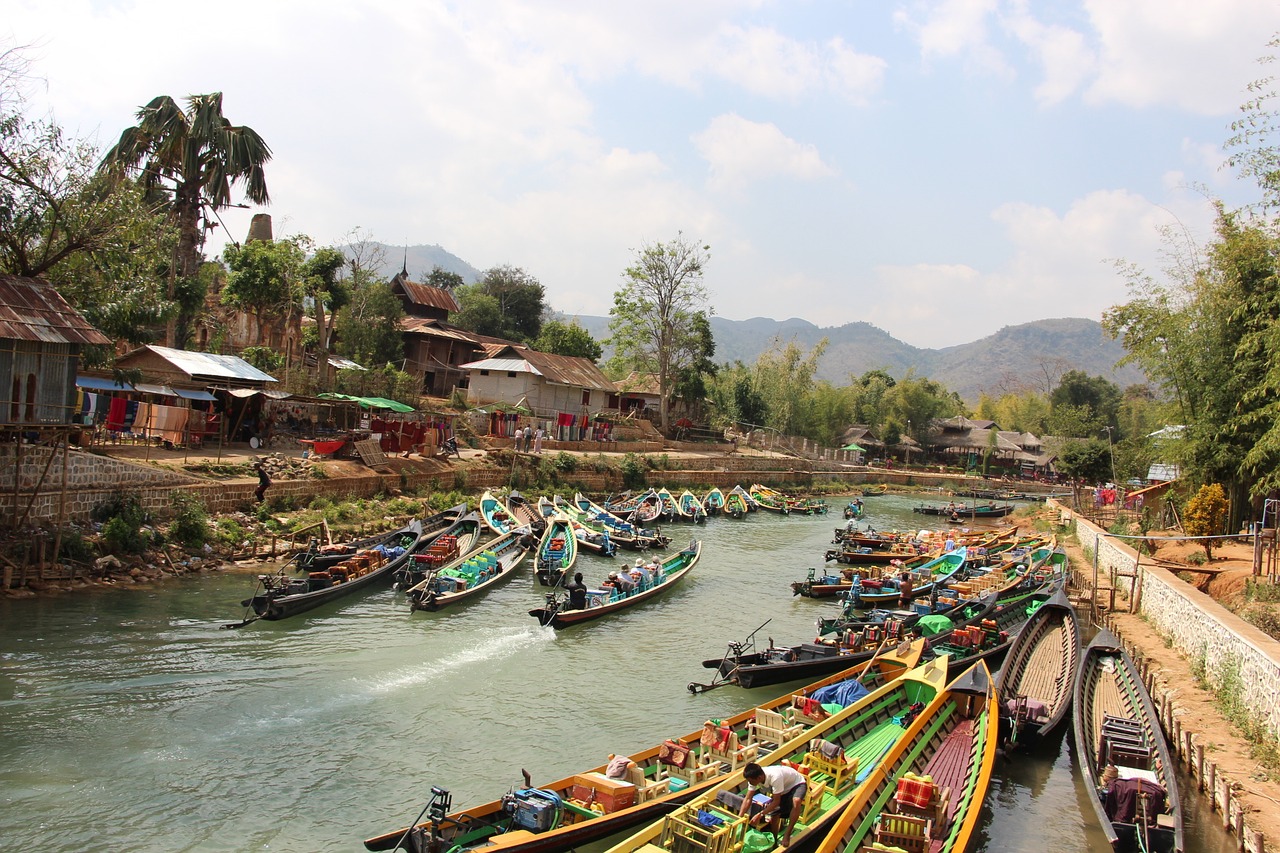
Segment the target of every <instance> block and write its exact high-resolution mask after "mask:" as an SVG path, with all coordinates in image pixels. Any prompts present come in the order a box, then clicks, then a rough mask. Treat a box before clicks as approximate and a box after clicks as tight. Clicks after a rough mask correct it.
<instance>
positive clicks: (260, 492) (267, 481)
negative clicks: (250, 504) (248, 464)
mask: <svg viewBox="0 0 1280 853" xmlns="http://www.w3.org/2000/svg"><path fill="white" fill-rule="evenodd" d="M253 467H254V469H255V470H256V471H257V472H258V488H256V489H254V490H253V497H254V499H255V500H256V501H257V502H258V503H262V501H263V499H264V498H265V496H266V494H267V489H269V488H271V477H270V475H268V474H267V466H266V465H263V464H262V463H261V462H259V463H258V464H256V465H254V466H253Z"/></svg>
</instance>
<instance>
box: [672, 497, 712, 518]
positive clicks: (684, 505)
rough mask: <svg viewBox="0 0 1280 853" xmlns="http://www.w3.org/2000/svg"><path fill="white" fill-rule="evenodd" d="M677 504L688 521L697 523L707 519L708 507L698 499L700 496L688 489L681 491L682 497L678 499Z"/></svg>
mask: <svg viewBox="0 0 1280 853" xmlns="http://www.w3.org/2000/svg"><path fill="white" fill-rule="evenodd" d="M676 505H677V506H679V507H680V514H681V515H682V516H683V517H684V519H685V520H686V521H692V522H694V523H695V524H697V523H699V522H703V521H706V520H707V508H706V507H704V506H703V505H702V501H700V500H698V496H697V495H695V494H694V493H693V492H691V491H689V490H688V489H685V490H684V491H683V492H681V493H680V497H679V498H677V499H676Z"/></svg>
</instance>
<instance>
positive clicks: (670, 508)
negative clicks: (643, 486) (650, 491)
mask: <svg viewBox="0 0 1280 853" xmlns="http://www.w3.org/2000/svg"><path fill="white" fill-rule="evenodd" d="M654 494H655V495H657V496H658V507H659V510H658V517H659V518H661V519H662V520H663V521H692V520H693V519H691V518H689V517H687V516H686V515H685V514H684V510H682V509H681V508H680V503H679V501H677V500H676V498H675V495H673V494H671V490H670V489H668V488H666V487H665V486H664V487H663V488H661V489H656V490H655V491H654Z"/></svg>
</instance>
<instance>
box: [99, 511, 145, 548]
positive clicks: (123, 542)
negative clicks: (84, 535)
mask: <svg viewBox="0 0 1280 853" xmlns="http://www.w3.org/2000/svg"><path fill="white" fill-rule="evenodd" d="M102 544H103V545H104V546H106V549H107V551H108V553H111V554H141V553H142V552H143V551H145V550H146V549H147V539H146V537H145V536H143V535H142V530H141V528H140V526H139V525H137V524H132V523H130V522H129V520H128V519H127V518H126V517H125V516H123V515H117V516H116V517H115V518H113V519H111V520H110V521H108V522H107V524H106V526H105V527H103V528H102Z"/></svg>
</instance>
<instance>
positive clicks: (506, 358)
mask: <svg viewBox="0 0 1280 853" xmlns="http://www.w3.org/2000/svg"><path fill="white" fill-rule="evenodd" d="M482 364H483V365H485V366H484V367H479V366H478V365H482ZM499 364H502V365H509V364H517V365H528V367H527V368H525V367H523V366H522V367H490V366H489V365H499ZM463 367H466V368H468V369H470V368H476V369H478V370H507V371H511V370H515V371H520V370H525V371H526V372H528V373H535V374H537V375H539V376H541V377H543V378H544V379H546V380H547V381H548V382H555V383H557V384H559V385H570V386H572V387H574V388H590V389H593V390H597V391H607V392H609V393H610V394H616V393H618V388H617V386H616V385H614V384H613V383H612V382H610V381H609V377H607V376H605V375H604V373H603V372H601V370H600V368H599V367H597V366H596V363H595V362H594V361H592V360H591V359H588V358H578V357H577V356H571V355H551V354H550V353H545V352H538V351H537V350H531V349H528V348H527V347H523V346H508V347H505V348H504V349H502V350H500V351H499V352H497V353H493V354H492V356H491V357H490V358H487V359H483V360H482V361H473V362H471V364H464V365H463Z"/></svg>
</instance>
